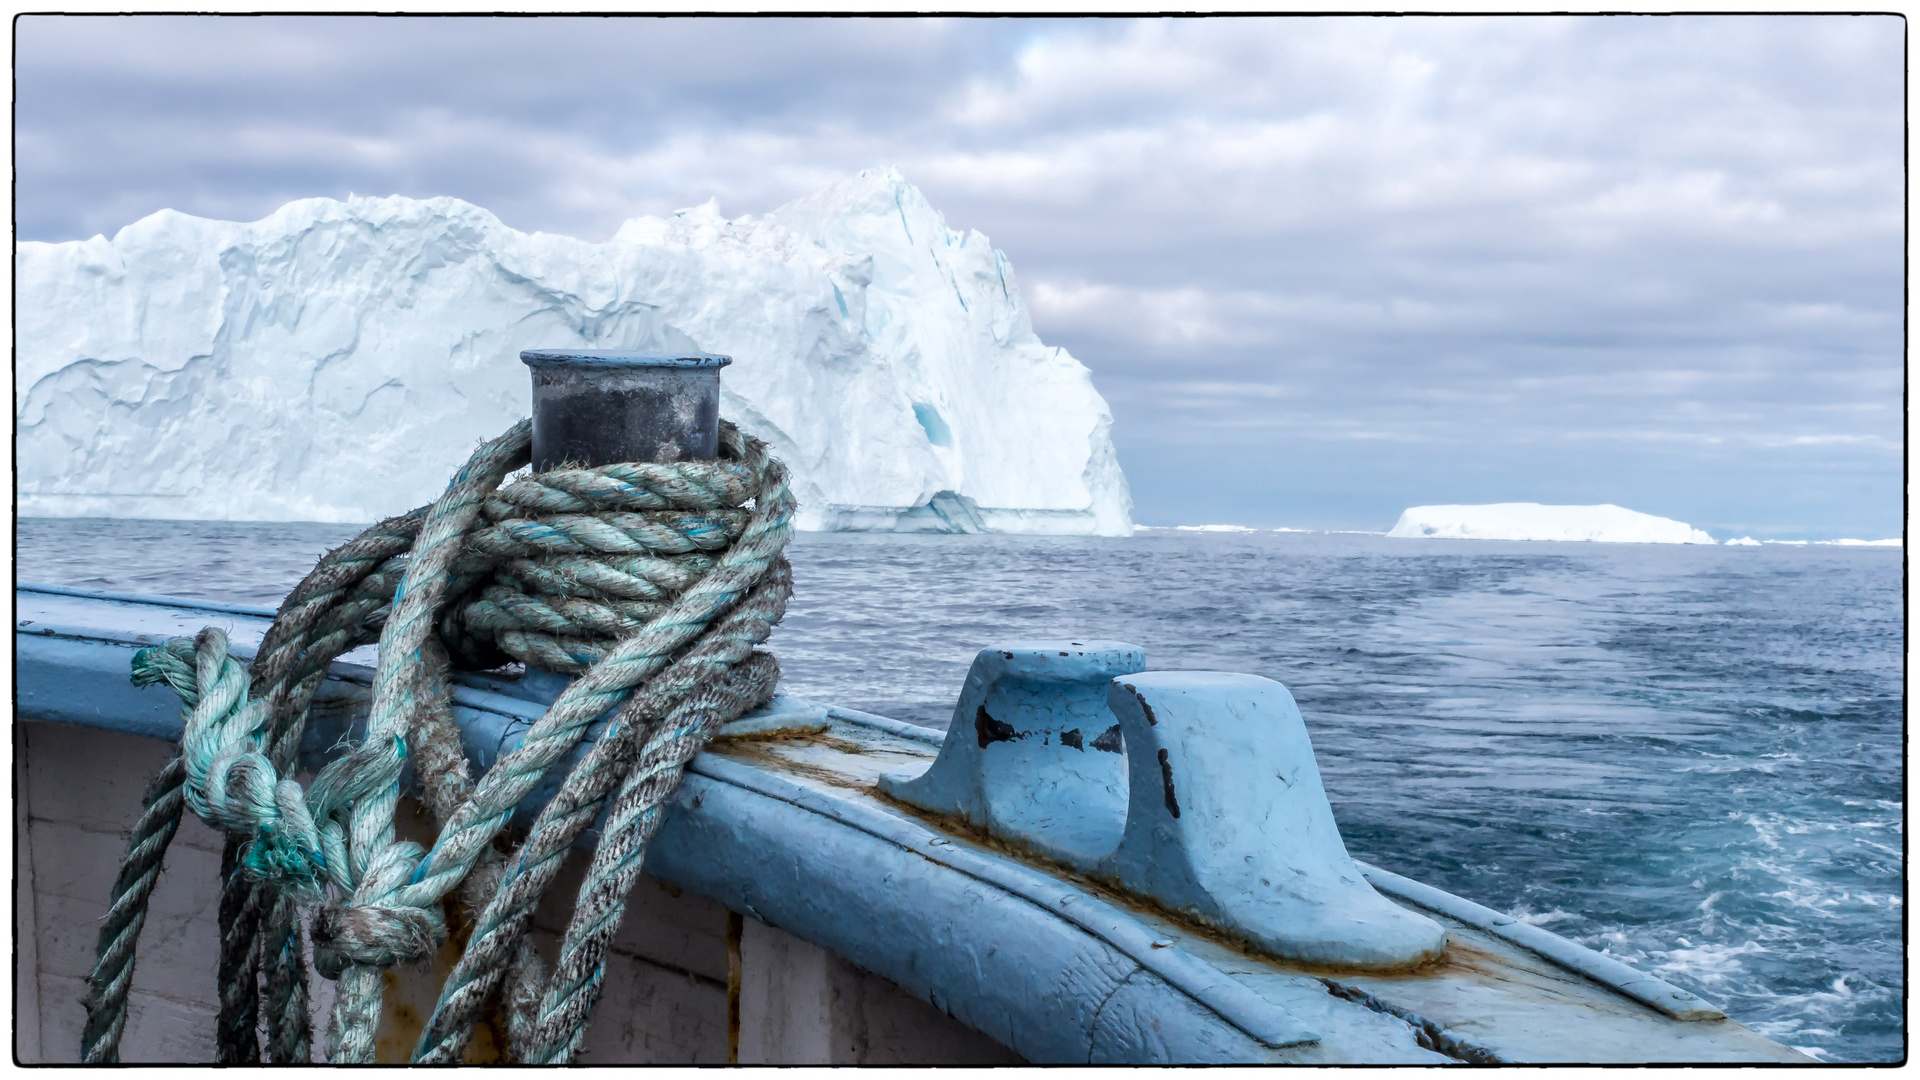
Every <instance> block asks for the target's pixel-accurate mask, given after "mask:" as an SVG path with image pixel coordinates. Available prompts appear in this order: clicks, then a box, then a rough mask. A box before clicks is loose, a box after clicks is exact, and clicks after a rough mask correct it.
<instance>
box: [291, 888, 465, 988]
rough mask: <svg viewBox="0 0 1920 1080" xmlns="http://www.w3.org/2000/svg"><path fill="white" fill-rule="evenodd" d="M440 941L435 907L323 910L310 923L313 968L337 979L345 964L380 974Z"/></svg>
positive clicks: (440, 922)
mask: <svg viewBox="0 0 1920 1080" xmlns="http://www.w3.org/2000/svg"><path fill="white" fill-rule="evenodd" d="M446 936H447V927H446V923H445V921H444V920H442V919H441V917H440V912H439V911H438V910H437V906H436V907H435V908H417V907H411V906H408V905H405V904H365V905H344V904H328V905H326V906H325V907H323V908H321V909H320V911H319V913H318V914H316V915H315V916H314V919H313V966H314V967H315V968H316V969H317V970H318V971H319V972H320V974H321V975H324V976H325V977H327V978H329V979H338V978H339V977H340V974H341V973H342V972H344V971H345V970H346V969H347V965H349V964H365V965H367V966H369V967H375V968H385V967H391V966H393V965H394V964H404V963H407V962H408V961H411V960H418V959H419V958H421V957H423V956H425V955H427V954H428V953H430V952H432V951H433V950H434V949H435V948H436V947H438V946H439V944H440V942H441V940H442V939H444V938H445V937H446Z"/></svg>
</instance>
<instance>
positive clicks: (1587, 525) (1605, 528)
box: [1387, 503, 1714, 544]
mask: <svg viewBox="0 0 1920 1080" xmlns="http://www.w3.org/2000/svg"><path fill="white" fill-rule="evenodd" d="M1387 535H1388V536H1395V537H1413V538H1422V537H1431V538H1434V539H1450V540H1586V541H1594V542H1598V543H1614V544H1711V543H1713V542H1714V540H1713V537H1711V536H1708V535H1707V534H1706V533H1705V532H1703V531H1702V530H1700V529H1696V528H1694V527H1693V526H1691V525H1688V524H1687V523H1686V522H1683V521H1675V520H1673V519H1672V518H1663V517H1655V516H1654V515H1652V514H1642V513H1640V512H1638V511H1635V510H1628V509H1626V508H1624V507H1619V506H1615V505H1613V504H1612V503H1603V504H1601V505H1599V506H1546V505H1542V504H1540V503H1486V504H1482V505H1478V506H1459V505H1449V506H1415V507H1412V508H1410V509H1408V510H1406V511H1405V512H1403V513H1402V514H1401V515H1400V520H1399V521H1398V522H1396V523H1395V524H1394V526H1393V528H1392V530H1390V531H1389V532H1388V533H1387Z"/></svg>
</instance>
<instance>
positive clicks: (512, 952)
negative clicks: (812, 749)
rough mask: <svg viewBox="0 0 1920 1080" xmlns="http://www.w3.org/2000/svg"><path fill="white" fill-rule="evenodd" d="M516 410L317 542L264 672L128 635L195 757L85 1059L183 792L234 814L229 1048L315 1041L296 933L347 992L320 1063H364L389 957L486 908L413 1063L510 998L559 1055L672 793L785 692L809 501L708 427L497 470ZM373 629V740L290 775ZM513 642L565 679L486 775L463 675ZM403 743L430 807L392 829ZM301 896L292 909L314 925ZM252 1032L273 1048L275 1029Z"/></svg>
mask: <svg viewBox="0 0 1920 1080" xmlns="http://www.w3.org/2000/svg"><path fill="white" fill-rule="evenodd" d="M530 442H531V425H530V424H529V423H527V422H525V421H523V422H521V423H520V424H519V425H517V426H516V427H514V428H513V429H512V430H511V431H508V432H507V433H506V434H505V435H502V436H501V437H499V438H498V439H495V440H493V441H492V442H490V443H487V444H485V445H483V446H482V447H481V448H480V449H479V450H478V451H476V452H475V454H474V456H473V457H472V459H471V460H469V461H468V462H467V464H466V465H465V466H464V467H462V468H461V470H460V471H459V473H458V474H457V475H455V477H454V478H453V480H452V482H451V483H450V484H449V486H448V488H447V491H446V493H445V494H444V495H443V496H441V498H440V499H439V500H438V501H436V502H434V503H433V504H432V505H430V506H425V507H421V508H419V509H416V510H414V511H412V512H411V513H408V514H404V515H402V516H400V517H396V518H390V519H388V520H386V521H383V522H381V523H379V524H377V525H375V526H373V527H372V528H370V529H368V530H366V531H365V532H364V533H362V534H361V535H360V536H358V537H356V538H355V539H354V540H352V541H350V542H348V543H347V544H345V545H343V546H341V547H340V548H337V549H335V550H334V551H332V552H330V553H329V554H328V555H327V556H325V557H324V558H322V559H321V560H320V562H319V564H318V565H316V566H315V567H314V569H313V571H312V572H311V573H310V574H308V575H307V577H306V578H305V579H304V580H303V581H301V583H300V584H299V585H298V586H296V587H295V588H294V589H293V591H292V592H291V593H289V594H288V596H287V598H286V599H285V600H284V601H283V602H282V604H281V606H280V609H279V612H278V614H277V615H276V617H275V619H274V622H273V625H272V626H271V627H270V628H269V629H268V631H267V633H266V636H265V638H264V639H263V640H262V642H261V645H260V648H259V650H258V652H257V653H256V654H255V656H254V658H253V661H252V663H251V664H250V665H245V666H243V665H242V664H241V663H240V662H239V661H238V660H236V659H234V658H233V657H232V656H231V655H230V654H229V651H228V647H227V639H226V635H225V634H224V633H222V632H221V631H220V630H218V629H216V628H212V627H209V628H207V629H205V630H202V631H201V632H200V633H199V634H198V635H197V636H196V637H193V638H174V639H172V640H170V641H168V642H167V643H166V644H165V645H162V646H157V647H154V648H150V649H143V650H141V651H140V652H138V653H136V654H135V655H134V661H133V680H134V682H135V683H136V684H137V685H149V684H153V683H159V682H165V683H166V684H167V685H169V686H170V687H172V688H173V690H174V691H175V692H176V693H177V694H178V695H179V696H180V700H181V702H182V705H183V709H182V711H183V716H184V719H185V731H184V734H183V736H182V738H181V743H180V748H179V753H178V754H177V756H175V757H174V758H173V759H172V760H171V761H169V762H168V763H167V765H166V767H165V768H163V769H162V770H161V771H160V774H159V775H158V776H157V777H155V779H154V781H153V783H152V784H151V785H150V786H149V788H148V790H147V793H146V797H145V800H144V804H143V807H142V811H141V815H140V818H139V820H138V822H137V823H136V824H135V826H134V829H133V834H132V836H131V838H130V839H129V842H128V846H127V853H126V855H125V857H124V858H123V859H122V861H121V865H120V872H119V875H118V877H117V878H116V880H115V882H114V886H113V892H112V896H111V900H110V904H109V909H108V913H107V916H106V919H105V922H104V924H103V925H102V927H101V929H100V935H99V944H98V951H97V960H96V964H95V967H94V971H93V974H92V976H91V977H90V978H89V980H88V993H87V999H86V1007H87V1022H86V1027H85V1029H84V1032H83V1034H82V1044H81V1055H82V1060H83V1061H87V1062H93V1063H105V1062H113V1061H116V1060H118V1049H119V1043H120V1037H121V1035H122V1033H123V1031H124V1029H125V1026H126V1013H127V991H128V987H129V985H130V983H131V979H132V974H133V963H134V953H135V944H136V942H137V941H138V938H139V934H140V928H141V925H142V923H143V922H144V920H145V917H146V911H147V902H148V899H149V897H150V896H151V894H152V891H153V887H154V883H155V881H156V879H157V878H158V876H159V873H160V869H161V863H162V859H163V858H164V856H165V854H166V850H167V845H168V844H169V843H170V842H171V841H172V839H173V836H174V833H175V831H176V830H177V829H178V826H179V822H180V815H181V813H182V811H183V810H192V812H193V813H194V814H195V816H197V817H199V818H200V819H201V820H202V821H205V822H206V823H207V824H209V825H211V826H213V827H216V828H219V829H222V830H224V831H225V832H226V833H227V836H228V843H227V848H226V853H225V856H224V858H223V860H222V866H223V869H222V874H223V889H222V894H221V902H220V929H221V953H220V957H219V978H220V987H221V1004H220V1018H219V1030H218V1038H217V1042H218V1046H219V1060H220V1061H222V1062H232V1063H241V1062H258V1061H261V1060H266V1061H272V1062H293V1061H304V1060H306V1059H307V1057H308V1056H309V1043H310V1034H309V1031H308V1023H307V1010H308V1004H307V984H306V979H307V973H306V963H305V944H306V939H307V938H309V937H310V940H311V945H312V953H313V960H314V967H315V968H316V969H317V970H318V972H319V974H320V975H321V976H323V977H325V978H329V979H333V980H335V982H336V996H335V1004H334V1010H333V1015H332V1020H331V1023H330V1026H329V1032H328V1047H329V1050H328V1057H329V1058H330V1060H332V1061H334V1062H336V1063H366V1062H371V1061H372V1060H373V1035H374V1029H375V1027H376V1026H377V1024H378V1022H379V1017H380V1011H381V999H382V980H381V972H382V971H383V970H384V969H386V968H388V967H391V966H393V965H395V964H401V963H406V962H409V961H412V960H416V959H418V958H421V957H423V956H425V955H427V954H428V953H429V952H431V951H432V950H433V949H434V948H436V947H437V946H438V945H439V943H440V942H441V941H442V940H444V939H445V937H446V934H447V927H446V920H445V918H444V917H443V914H442V900H443V899H444V898H445V897H447V896H448V895H449V894H452V895H453V896H454V897H455V898H456V900H457V901H458V902H459V909H460V910H461V911H462V912H463V913H464V916H465V919H466V921H467V922H468V923H469V924H470V927H471V932H470V935H469V938H468V941H467V944H466V947H465V949H464V951H463V952H462V954H461V956H460V959H459V961H458V963H457V965H456V966H455V968H454V970H453V971H452V973H451V974H450V975H449V977H448V979H447V981H446V984H445V986H444V987H443V989H442V991H441V995H440V999H439V1002H438V1004H437V1005H436V1007H435V1009H434V1012H433V1015H432V1017H431V1018H429V1020H428V1022H427V1024H426V1028H425V1031H424V1032H423V1034H422V1036H421V1039H420V1042H419V1044H418V1046H416V1048H415V1050H414V1055H413V1056H414V1059H415V1060H417V1061H422V1062H457V1061H459V1060H460V1059H461V1057H462V1055H463V1054H464V1052H465V1049H466V1046H467V1043H468V1041H469V1040H470V1039H471V1037H472V1034H473V1030H474V1027H475V1025H476V1024H477V1023H478V1022H479V1021H480V1020H481V1019H482V1017H483V1015H484V1014H485V1013H486V1011H487V1009H488V1007H489V1004H490V1002H493V1001H495V1000H498V1001H499V1002H500V1005H501V1008H502V1011H503V1012H504V1014H505V1018H506V1021H507V1030H508V1036H509V1045H510V1047H511V1050H512V1053H513V1057H514V1059H515V1060H517V1061H522V1062H529V1063H562V1062H567V1061H570V1060H571V1059H572V1057H573V1055H574V1054H575V1053H576V1052H577V1051H578V1050H579V1047H580V1043H581V1040H582V1038H583V1037H584V1036H585V1033H586V1029H587V1022H588V1017H589V1014H590V1013H591V1011H592V1008H593V1004H594V1002H595V1000H596V999H597V997H598V994H599V989H600V981H601V976H602V973H603V971H604V967H605V954H606V949H607V946H608V943H609V941H610V940H611V938H612V935H613V933H614V931H615V930H616V929H617V928H618V927H619V924H620V920H621V917H622V915H623V914H624V911H625V898H626V896H627V894H628V892H629V891H630V890H631V888H632V885H633V883H634V880H635V879H636V878H637V876H638V875H639V872H640V867H641V860H642V857H643V856H644V854H645V852H646V846H647V843H648V841H649V840H650V839H651V838H652V836H653V834H654V832H655V831H656V830H657V829H658V827H659V824H660V815H661V812H662V806H663V804H664V803H665V801H666V799H667V798H668V797H669V796H670V795H671V794H672V793H673V791H674V790H675V788H677V787H678V785H679V782H680V778H681V776H682V773H683V771H684V769H685V766H686V763H687V762H688V761H689V760H691V759H692V757H693V756H694V755H695V754H696V753H698V752H699V750H700V749H701V747H702V746H704V745H705V744H706V743H707V741H708V740H710V739H711V738H712V736H713V733H714V732H715V731H716V730H717V729H718V728H719V727H720V725H722V724H724V723H726V722H728V721H729V720H732V719H734V718H736V717H738V716H740V715H741V714H742V713H744V712H746V711H748V710H749V709H751V708H753V707H755V706H757V705H759V704H761V703H763V702H764V701H766V700H767V699H768V698H769V697H771V696H772V693H773V689H774V686H775V684H776V682H777V681H778V679H779V667H778V665H777V663H776V662H775V661H774V659H773V657H772V656H771V655H769V654H767V653H764V652H757V651H756V650H755V647H756V646H757V645H759V644H760V643H761V642H764V641H765V640H766V639H767V636H768V635H769V634H770V633H771V632H772V629H773V626H774V624H775V623H777V622H779V620H780V617H781V616H782V615H783V614H784V613H785V610H786V601H787V597H788V595H789V594H790V593H791V591H792V572H791V569H790V567H789V566H788V565H787V562H786V559H785V557H784V555H783V551H784V548H785V546H786V543H787V540H788V538H789V537H790V536H791V534H792V516H793V511H794V500H793V496H792V494H791V492H790V491H789V490H788V487H787V476H786V469H785V467H784V466H782V465H781V464H780V463H779V462H778V461H777V460H775V459H773V458H772V457H770V456H769V455H768V453H767V448H766V446H765V445H764V444H762V443H761V442H759V441H758V440H755V439H752V438H750V437H748V436H746V435H744V434H742V433H741V432H740V431H739V430H738V429H736V428H735V427H734V426H733V425H731V424H727V423H722V425H721V433H720V443H721V454H720V458H719V460H717V461H712V462H680V463H672V464H644V463H623V464H616V465H608V466H603V467H599V468H592V469H575V468H562V469H556V470H552V471H549V472H545V473H539V474H534V475H530V476H525V477H522V478H520V479H517V480H515V481H513V482H511V483H505V484H504V486H503V482H504V481H505V480H506V478H507V477H508V475H509V474H510V473H513V472H514V471H515V470H518V469H520V468H522V467H524V466H525V465H526V464H527V463H528V461H529V457H530ZM375 640H377V641H378V642H379V644H380V660H379V666H378V668H377V670H376V673H375V676H374V683H373V700H372V704H371V707H370V710H369V714H368V720H367V734H366V738H365V739H364V740H362V741H361V742H360V743H358V744H357V745H355V746H353V747H352V748H351V750H350V751H349V752H348V753H346V754H345V755H344V756H342V757H340V758H338V759H336V760H334V761H332V762H331V763H329V764H328V765H327V766H326V767H325V768H323V769H322V770H321V771H320V773H319V774H318V775H317V776H316V777H314V779H313V782H312V784H311V785H309V786H308V787H307V788H305V789H302V788H301V786H300V785H299V783H298V782H296V781H295V780H293V779H292V769H293V765H294V760H295V756H296V751H297V749H298V747H299V745H300V740H301V736H302V735H303V733H304V731H305V726H306V717H307V712H308V708H309V706H310V705H311V703H312V701H313V697H314V694H315V692H316V691H318V689H319V688H320V685H321V683H322V681H323V680H324V679H325V677H326V673H327V669H328V665H329V664H331V663H332V661H333V660H334V659H336V658H337V657H339V656H340V655H341V654H342V653H345V652H347V651H349V650H351V649H353V648H356V647H358V646H360V645H364V644H368V643H371V642H373V641H375ZM510 660H518V661H520V662H522V663H525V664H528V665H531V666H536V667H541V668H546V669H548V670H552V671H559V672H564V673H567V674H571V675H575V676H577V678H575V679H574V681H573V682H572V683H571V684H570V685H569V686H568V687H567V689H566V690H565V691H564V692H562V693H561V695H560V696H559V698H558V699H556V700H555V701H554V703H553V705H552V706H551V707H550V708H549V709H548V710H547V712H546V714H545V715H544V716H543V717H542V718H541V719H540V720H539V721H538V722H536V723H535V724H534V725H533V726H532V728H530V729H529V730H528V731H527V732H526V734H525V736H524V738H523V740H522V741H521V743H520V745H519V747H518V748H517V749H515V750H514V751H513V752H512V753H510V754H507V755H506V756H504V757H503V758H501V759H500V760H499V761H498V762H497V763H496V764H495V765H494V766H493V767H492V768H491V769H489V770H488V771H487V772H486V773H485V774H484V775H482V776H480V777H479V778H478V779H475V778H473V777H471V776H470V775H469V773H468V769H467V759H466V756H465V754H464V753H463V752H462V750H461V747H460V741H459V735H458V732H457V730H456V729H455V727H454V725H453V718H452V711H451V705H450V695H449V688H448V687H449V675H450V672H451V671H452V670H453V668H455V667H465V668H491V667H497V666H499V665H501V664H504V663H507V662H509V661H510ZM609 710H612V714H611V717H610V719H609V720H608V722H607V724H606V727H605V729H604V731H603V732H602V734H601V736H600V737H599V738H598V739H597V740H595V741H594V742H593V743H592V745H591V746H590V748H589V749H588V750H587V752H586V753H585V754H584V755H583V756H582V757H581V759H580V761H579V762H578V764H576V765H575V766H574V768H573V769H572V770H571V771H570V772H569V773H568V774H567V776H566V777H565V779H564V781H563V782H562V784H561V786H560V790H559V792H558V794H556V795H555V796H554V797H553V798H552V799H551V800H550V801H549V802H548V803H547V804H546V806H545V807H544V808H543V809H542V810H541V811H540V814H539V816H538V819H537V820H536V822H535V824H534V826H533V828H532V830H531V832H530V834H529V836H528V837H527V839H526V840H525V841H524V842H523V843H522V844H521V846H520V848H519V849H518V850H517V851H515V852H513V853H512V854H511V855H508V856H502V855H501V854H500V853H499V852H498V851H497V850H496V844H495V840H496V838H497V837H499V836H500V834H501V832H502V830H503V829H504V828H505V826H506V824H507V822H508V820H509V818H510V817H511V816H512V813H513V809H514V807H515V805H516V804H518V803H519V802H520V800H521V799H523V798H524V797H526V795H527V794H528V793H529V792H531V791H532V790H533V789H534V788H535V787H536V786H538V784H539V783H540V781H541V779H542V778H543V777H544V776H545V775H546V773H547V772H548V771H549V770H550V769H551V768H552V767H553V766H554V765H555V763H556V762H558V761H559V759H560V758H561V757H563V756H565V755H566V753H567V752H568V751H569V750H571V749H572V748H573V747H574V745H575V744H576V743H578V742H579V740H580V739H581V737H582V736H583V735H584V734H585V732H586V731H587V728H588V726H589V725H590V724H591V723H592V722H593V721H594V720H595V719H597V718H599V717H601V716H602V715H604V714H607V713H608V712H609ZM409 762H411V763H412V765H413V771H414V775H415V776H416V778H417V780H418V782H419V785H420V788H421V794H422V797H423V801H424V802H425V803H426V804H427V806H428V808H429V809H430V810H431V812H432V814H433V816H434V818H435V819H436V821H437V822H438V825H439V833H438V836H437V838H436V839H435V841H434V844H433V847H432V848H431V849H430V850H422V849H421V848H420V847H419V845H417V844H414V843H411V842H409V841H405V840H400V839H397V838H396V836H395V831H394V815H395V811H396V808H397V805H398V801H399V798H400V781H401V775H402V771H403V770H404V769H405V767H406V765H407V764H408V763H409ZM603 807H605V808H606V812H607V816H606V820H605V823H604V826H603V828H602V831H601V835H600V839H599V842H598V846H597V847H596V849H595V851H594V855H593V859H592V862H591V864H590V866H589V869H588V871H587V875H586V878H585V880H584V882H583V883H582V885H581V888H580V894H579V899H578V901H577V902H576V903H575V905H574V910H573V916H572V920H571V922H570V924H569V925H568V927H567V930H566V933H565V935H564V937H563V938H562V940H561V945H560V953H559V959H558V961H557V962H556V964H555V966H554V969H553V971H552V972H551V973H548V972H545V971H544V970H543V965H542V962H541V960H540V958H539V956H538V954H537V953H536V952H535V951H534V949H533V947H532V944H531V942H530V940H529V938H528V935H527V933H526V931H527V926H528V922H529V919H530V917H531V915H532V912H533V909H534V906H535V905H536V904H537V902H538V900H539V899H540V897H541V895H542V894H543V893H544V892H545V891H546V888H547V886H548V885H549V884H551V882H552V881H553V878H554V876H555V874H556V872H557V871H558V870H559V868H560V863H561V859H562V857H563V856H564V855H565V853H566V851H567V850H568V849H569V848H570V847H571V846H572V844H573V843H574V842H575V841H576V840H577V839H579V837H580V836H581V834H582V833H583V832H585V830H586V829H587V828H588V827H589V826H591V824H592V823H593V821H594V819H595V817H596V816H598V815H599V813H600V811H601V809H602V808H603ZM303 915H304V918H303ZM263 1036H264V1038H263Z"/></svg>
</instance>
